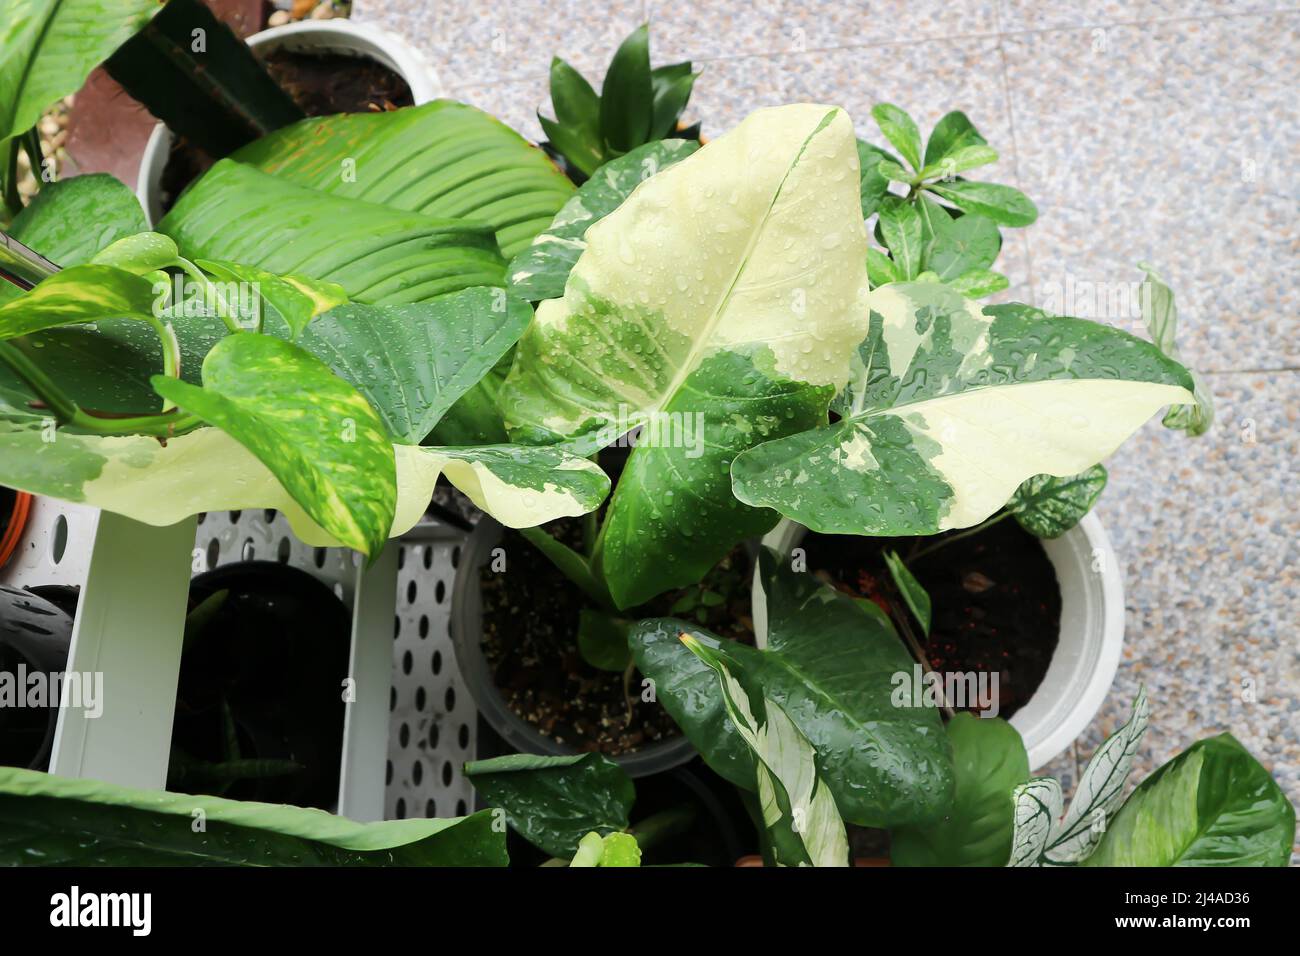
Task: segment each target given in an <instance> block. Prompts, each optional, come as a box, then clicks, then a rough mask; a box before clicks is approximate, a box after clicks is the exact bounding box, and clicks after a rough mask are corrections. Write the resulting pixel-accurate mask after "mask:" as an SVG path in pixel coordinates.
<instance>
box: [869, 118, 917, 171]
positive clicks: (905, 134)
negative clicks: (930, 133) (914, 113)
mask: <svg viewBox="0 0 1300 956" xmlns="http://www.w3.org/2000/svg"><path fill="white" fill-rule="evenodd" d="M871 115H872V116H873V117H874V118H875V120H876V123H877V124H879V126H880V131H881V132H882V133H884V134H885V139H887V140H889V142H890V143H891V144H892V145H893V147H894V149H896V150H898V151H899V152H900V153H902V154H903V158H904V159H906V160H907V161H908V162H909V163H911V164H912V168H913V169H920V168H921V131H920V130H918V129H917V128H916V121H915V120H913V119H912V117H910V116H908V115H907V113H906V112H904V111H903V110H901V109H899V108H898V107H897V106H894V105H893V104H892V103H877V104H876V105H875V106H873V107H872V108H871Z"/></svg>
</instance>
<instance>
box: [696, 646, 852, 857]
mask: <svg viewBox="0 0 1300 956" xmlns="http://www.w3.org/2000/svg"><path fill="white" fill-rule="evenodd" d="M681 641H682V643H683V644H685V645H686V647H687V648H688V649H689V650H690V651H691V653H693V654H695V655H696V656H697V657H699V659H700V660H701V661H703V662H704V663H705V664H706V665H708V667H709V668H710V669H712V670H713V672H714V674H715V675H716V677H717V681H718V685H719V688H720V690H721V694H722V700H723V704H724V707H725V709H726V713H727V717H728V718H729V719H730V720H731V722H732V724H733V725H734V726H735V727H736V730H737V731H738V732H739V734H740V737H741V739H742V740H744V741H745V743H746V744H747V745H748V746H749V748H750V750H751V751H752V752H753V754H754V758H755V761H754V764H755V769H756V772H757V789H758V798H759V805H760V807H761V812H762V816H763V824H764V826H765V827H766V829H767V831H768V836H769V839H770V840H771V845H772V848H773V853H774V855H775V860H776V863H777V865H778V866H804V865H809V866H848V863H849V842H848V836H847V834H846V832H845V830H844V821H843V819H841V817H840V814H839V811H838V809H837V808H836V806H835V798H834V797H833V796H832V795H831V791H830V788H829V787H827V785H826V783H825V781H824V780H823V779H822V777H821V775H820V773H819V772H818V768H817V755H816V753H815V751H814V750H813V747H812V744H811V743H810V742H809V740H808V738H807V737H805V736H804V735H803V734H802V733H800V731H799V728H798V727H797V726H795V723H794V721H792V720H791V719H790V716H789V714H787V713H786V711H785V710H784V709H783V708H782V707H781V705H780V704H778V703H777V702H776V701H775V700H773V699H771V698H769V697H765V696H764V693H763V690H762V685H761V684H759V683H757V682H755V681H752V680H749V679H748V675H746V674H745V671H744V669H743V667H742V666H741V665H740V664H739V663H738V662H737V661H736V659H735V658H734V657H733V656H732V655H731V653H730V652H729V651H728V650H727V649H725V648H724V647H722V646H714V645H711V644H705V643H702V642H700V641H698V640H696V639H695V638H694V637H693V636H691V635H689V634H686V633H683V634H682V635H681Z"/></svg>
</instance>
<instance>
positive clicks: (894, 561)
mask: <svg viewBox="0 0 1300 956" xmlns="http://www.w3.org/2000/svg"><path fill="white" fill-rule="evenodd" d="M883 554H884V558H885V567H886V568H887V569H888V570H889V576H890V577H891V578H893V579H894V586H895V587H896V588H898V593H899V594H901V595H902V596H903V602H904V603H905V604H906V605H907V608H908V610H909V611H911V612H912V616H913V617H915V618H916V620H917V621H918V622H919V623H920V625H921V630H922V631H924V632H925V633H926V634H927V635H928V634H929V633H930V595H929V594H928V593H927V592H926V590H925V588H924V587H923V586H922V585H921V582H920V581H918V580H917V579H916V576H915V575H914V574H912V572H911V571H909V570H908V567H907V565H906V564H904V563H903V559H902V558H900V557H899V556H898V552H897V551H885V552H884V553H883Z"/></svg>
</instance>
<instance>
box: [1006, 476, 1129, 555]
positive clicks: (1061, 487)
mask: <svg viewBox="0 0 1300 956" xmlns="http://www.w3.org/2000/svg"><path fill="white" fill-rule="evenodd" d="M1105 487H1106V469H1105V467H1103V466H1102V465H1093V466H1092V467H1091V468H1089V469H1088V470H1087V471H1083V472H1080V473H1079V474H1077V475H1068V476H1066V477H1064V478H1057V477H1056V476H1054V475H1035V476H1034V477H1032V478H1028V479H1026V480H1025V481H1024V482H1023V483H1022V484H1021V485H1020V487H1019V488H1017V489H1016V493H1015V494H1014V495H1012V496H1011V500H1010V501H1008V502H1007V510H1008V511H1010V512H1011V513H1012V515H1014V516H1015V519H1016V521H1018V522H1019V523H1020V526H1021V527H1022V528H1024V529H1025V530H1026V531H1028V532H1029V533H1030V534H1032V535H1035V536H1037V537H1039V538H1059V537H1060V536H1061V535H1063V534H1065V532H1067V531H1069V530H1070V529H1071V528H1073V527H1074V526H1075V525H1077V524H1078V523H1079V522H1080V521H1082V520H1083V516H1084V515H1086V514H1087V513H1088V512H1089V511H1091V510H1092V506H1093V505H1095V504H1096V503H1097V499H1098V498H1100V497H1101V493H1102V491H1103V490H1104V489H1105Z"/></svg>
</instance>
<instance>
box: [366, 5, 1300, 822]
mask: <svg viewBox="0 0 1300 956" xmlns="http://www.w3.org/2000/svg"><path fill="white" fill-rule="evenodd" d="M471 7H474V8H476V9H473V10H471ZM434 8H436V9H437V11H438V12H437V13H436V14H429V13H426V12H425V10H426V9H434ZM355 16H356V17H357V19H361V20H370V21H374V22H377V23H379V24H381V25H386V26H389V27H391V28H393V29H395V30H397V31H398V32H400V33H402V34H403V35H404V36H406V37H407V38H408V39H410V40H411V41H412V42H414V43H416V44H417V45H419V46H421V47H422V48H423V49H424V50H425V51H426V52H427V53H428V54H429V55H430V56H431V58H432V59H433V62H434V63H435V64H436V66H437V68H438V70H439V73H440V76H441V78H442V82H443V85H444V87H445V89H446V92H447V95H449V96H454V97H457V98H460V99H464V100H466V101H468V102H471V103H474V104H476V105H478V106H480V107H483V108H484V109H487V110H489V111H491V112H493V113H496V114H497V115H499V116H501V117H502V118H503V119H505V120H506V121H507V122H509V123H510V124H511V125H513V126H515V127H516V128H517V129H520V130H521V131H522V132H524V133H525V134H526V135H529V136H532V137H537V136H539V135H540V130H539V129H538V127H537V121H536V118H535V112H536V110H537V109H538V107H540V106H542V105H543V104H544V103H546V102H547V88H546V71H547V65H548V63H549V61H550V57H551V56H552V55H553V54H554V55H560V56H564V57H565V58H567V59H570V60H571V61H572V62H573V63H575V65H577V66H579V68H580V69H583V70H584V71H586V72H587V73H588V75H589V77H590V78H591V79H592V80H593V81H596V80H598V79H599V75H600V71H601V70H602V69H603V66H604V63H605V62H606V61H607V58H608V56H609V54H610V53H612V51H613V49H614V46H615V45H616V43H617V41H618V40H619V39H620V38H621V37H622V36H623V35H625V34H626V33H628V32H629V31H630V30H631V29H633V28H634V27H635V26H636V25H637V24H639V23H641V22H642V21H644V20H645V19H647V18H649V20H650V23H651V31H652V52H653V55H654V57H655V59H656V61H658V62H666V61H670V60H672V59H680V58H684V57H690V58H692V59H693V60H696V61H699V63H700V65H702V66H703V67H704V71H705V72H704V76H703V77H701V79H700V81H699V83H698V84H697V87H696V91H697V92H696V95H695V97H694V99H693V101H692V109H691V114H690V115H691V116H692V117H696V118H702V119H703V120H704V123H705V129H706V132H710V131H711V132H714V133H716V132H718V131H720V130H723V129H726V128H727V127H729V126H731V125H732V124H734V123H735V122H737V121H738V120H739V119H740V118H741V117H742V116H744V115H745V113H747V112H748V111H749V110H751V109H753V108H755V107H758V106H763V105H770V104H774V103H780V102H791V101H797V100H817V101H822V102H834V103H838V104H841V105H843V106H844V107H845V108H846V109H848V111H849V113H850V115H852V116H853V117H854V119H855V121H856V123H857V126H858V129H859V132H860V133H861V134H862V135H864V136H865V137H867V138H868V139H872V140H876V141H879V140H880V137H879V135H878V131H877V130H876V129H875V128H874V124H873V123H872V121H871V118H870V116H869V113H868V111H869V109H870V106H871V105H872V104H873V103H875V102H877V101H880V100H889V101H892V102H894V103H897V104H898V105H900V106H903V107H905V108H906V109H908V110H909V111H911V112H912V114H913V115H914V116H916V117H917V119H918V121H919V122H920V123H921V124H922V126H923V127H925V126H926V125H927V124H930V123H933V121H934V120H936V119H937V118H938V117H939V116H940V115H942V114H943V113H944V112H946V111H947V110H949V109H954V108H960V109H963V110H965V111H966V112H967V113H968V114H969V115H970V116H971V117H972V118H973V119H974V121H975V122H976V123H977V124H978V125H979V127H980V129H981V130H982V131H983V132H984V133H985V135H986V136H987V138H988V139H989V141H990V142H991V143H992V144H993V145H994V146H995V147H996V148H997V149H998V150H999V152H1000V153H1001V155H1002V159H1001V160H1000V162H999V163H998V165H997V166H996V167H994V170H993V172H994V173H995V175H993V176H990V178H994V179H997V180H998V181H1002V182H1007V183H1011V184H1013V185H1017V186H1019V187H1020V188H1021V189H1023V190H1024V191H1026V192H1027V193H1028V194H1029V195H1030V196H1031V197H1032V198H1033V199H1034V200H1035V201H1036V202H1037V204H1038V207H1039V210H1040V218H1039V221H1038V223H1037V224H1036V225H1034V226H1033V227H1031V228H1030V229H1027V230H1021V231H1019V232H1017V233H1015V234H1014V235H1013V237H1012V238H1011V241H1010V242H1008V245H1007V248H1006V250H1005V251H1004V253H1003V258H1002V259H1001V260H1000V266H999V267H1000V268H1002V269H1003V271H1005V272H1007V274H1008V275H1010V276H1011V278H1012V280H1013V286H1012V289H1011V290H1009V293H1008V295H1010V296H1011V297H1013V298H1016V299H1019V300H1022V301H1023V300H1029V301H1036V302H1038V304H1042V305H1045V306H1046V305H1049V304H1051V301H1052V300H1053V299H1055V300H1057V301H1061V300H1062V299H1063V298H1064V300H1065V301H1067V302H1070V303H1071V304H1072V305H1073V306H1074V308H1073V310H1072V311H1074V312H1075V314H1081V313H1082V314H1087V315H1089V316H1091V317H1093V318H1098V319H1102V320H1105V321H1111V322H1116V323H1122V324H1126V325H1130V326H1131V324H1132V322H1133V316H1132V315H1130V314H1129V312H1128V311H1127V310H1126V309H1125V308H1123V304H1124V301H1123V297H1122V295H1121V296H1116V297H1112V296H1111V295H1110V293H1111V292H1116V291H1121V292H1122V290H1123V289H1124V288H1125V284H1127V283H1130V282H1132V281H1134V280H1136V279H1137V278H1139V275H1138V273H1137V272H1136V271H1135V268H1134V263H1136V262H1138V261H1146V262H1150V263H1151V264H1152V265H1154V266H1155V267H1156V268H1157V269H1159V270H1161V271H1162V272H1163V274H1164V275H1165V277H1166V278H1167V279H1168V280H1169V281H1170V282H1171V284H1172V285H1173V287H1174V289H1175V291H1176V292H1177V294H1178V299H1179V304H1180V307H1181V309H1180V310H1181V314H1182V327H1181V342H1182V346H1183V351H1184V357H1185V358H1186V359H1187V361H1188V362H1189V363H1190V364H1193V365H1195V366H1196V367H1198V368H1200V369H1202V370H1204V371H1206V372H1208V373H1209V375H1208V379H1209V382H1210V385H1211V388H1212V389H1213V392H1214V396H1215V400H1216V402H1217V403H1218V423H1217V426H1216V429H1215V431H1214V432H1213V433H1211V434H1210V435H1208V436H1206V437H1205V438H1203V439H1200V440H1189V439H1186V438H1184V437H1183V436H1182V435H1181V434H1176V433H1171V432H1167V431H1165V430H1163V429H1161V428H1160V427H1159V425H1158V423H1155V422H1152V423H1151V424H1149V425H1148V426H1147V427H1146V428H1145V429H1144V430H1143V431H1142V432H1141V433H1140V434H1139V435H1138V436H1137V437H1136V438H1134V439H1133V440H1132V441H1131V442H1129V443H1128V444H1127V445H1126V446H1125V447H1124V448H1123V449H1122V450H1121V451H1120V452H1119V453H1118V454H1117V455H1116V456H1115V458H1114V459H1113V461H1112V462H1110V467H1111V483H1110V487H1109V488H1108V490H1107V492H1106V494H1105V496H1104V498H1103V501H1102V504H1101V505H1100V514H1101V517H1102V519H1103V520H1104V521H1105V522H1106V524H1107V527H1108V529H1109V531H1110V534H1111V537H1112V540H1113V541H1114V543H1115V545H1116V547H1117V549H1118V551H1119V554H1120V557H1121V559H1122V560H1123V562H1124V563H1125V564H1126V567H1127V572H1126V588H1127V605H1128V630H1127V638H1126V641H1127V643H1126V648H1125V655H1124V661H1123V663H1122V665H1121V668H1120V672H1119V676H1118V678H1117V679H1116V683H1115V687H1114V689H1113V691H1112V693H1111V695H1110V697H1109V699H1108V700H1107V702H1106V704H1105V705H1104V706H1103V708H1102V711H1101V713H1100V714H1099V715H1098V717H1097V719H1096V721H1095V722H1094V724H1093V726H1092V728H1091V729H1090V730H1089V732H1088V733H1087V734H1086V735H1085V736H1084V738H1083V739H1082V740H1081V741H1080V742H1079V745H1078V747H1077V751H1078V752H1077V754H1074V755H1068V756H1067V757H1066V758H1063V759H1060V760H1058V761H1056V762H1055V763H1054V765H1053V766H1052V767H1050V768H1048V769H1049V770H1050V771H1051V772H1053V773H1056V774H1057V775H1058V776H1061V777H1062V778H1072V777H1073V773H1074V769H1075V766H1076V758H1081V759H1085V760H1086V758H1087V756H1088V755H1089V754H1090V753H1091V751H1092V750H1093V749H1094V748H1095V746H1096V745H1097V744H1098V742H1099V741H1100V740H1101V739H1102V737H1103V736H1104V735H1105V734H1106V733H1108V732H1110V731H1111V730H1113V729H1114V728H1115V727H1116V726H1117V725H1118V724H1119V723H1120V722H1122V721H1123V720H1124V719H1125V717H1126V715H1127V709H1128V703H1129V701H1130V700H1131V699H1132V696H1133V693H1134V691H1135V690H1136V687H1137V685H1138V683H1139V682H1145V683H1146V684H1147V686H1148V689H1149V690H1150V691H1151V695H1152V704H1153V717H1152V725H1151V731H1150V732H1149V733H1148V735H1147V738H1146V743H1145V745H1144V747H1143V752H1142V754H1141V757H1140V758H1139V765H1138V771H1137V772H1138V773H1139V774H1145V773H1146V772H1148V771H1149V770H1151V769H1153V768H1154V767H1156V766H1157V765H1159V764H1160V763H1162V762H1163V761H1164V760H1166V759H1168V758H1169V757H1170V756H1172V755H1173V754H1175V753H1176V752H1178V751H1179V750H1181V749H1182V748H1184V747H1186V746H1187V745H1188V744H1189V743H1191V742H1192V741H1193V740H1195V739H1197V738H1200V737H1203V736H1208V735H1210V734H1214V733H1218V732H1221V731H1224V730H1231V731H1232V732H1233V733H1234V734H1236V735H1237V736H1238V737H1239V738H1240V739H1241V740H1242V742H1243V743H1245V744H1246V746H1247V747H1249V748H1250V750H1251V751H1252V752H1253V753H1255V754H1256V755H1257V756H1258V757H1259V758H1260V759H1261V760H1262V761H1263V762H1264V763H1265V764H1266V765H1267V766H1269V767H1270V769H1272V771H1273V772H1274V774H1275V775H1276V776H1277V777H1278V778H1279V780H1280V781H1282V783H1283V786H1284V787H1285V788H1286V789H1287V790H1288V792H1289V794H1290V796H1291V798H1292V800H1293V802H1295V803H1297V804H1300V639H1298V636H1297V634H1296V628H1297V625H1298V624H1300V573H1298V572H1297V562H1298V559H1300V546H1298V544H1297V538H1298V537H1300V471H1298V469H1297V458H1298V457H1300V447H1298V446H1300V422H1298V421H1297V416H1298V414H1300V413H1298V411H1297V410H1298V409H1300V323H1298V322H1297V320H1296V315H1297V306H1298V305H1300V302H1298V301H1297V280H1298V279H1300V275H1298V272H1297V262H1298V261H1300V259H1298V257H1297V233H1296V229H1295V221H1296V215H1297V211H1298V210H1297V206H1298V205H1300V187H1298V186H1297V184H1298V183H1300V175H1297V173H1300V170H1298V169H1297V155H1298V150H1300V135H1298V134H1300V113H1298V111H1297V105H1296V103H1297V97H1296V91H1297V89H1300V67H1298V66H1297V64H1300V38H1298V37H1297V29H1298V28H1300V8H1295V7H1290V8H1287V7H1285V6H1284V5H1282V4H1280V3H1270V2H1266V0H1260V2H1253V0H1241V2H1235V0H1217V2H1216V0H1194V2H1190V0H1178V2H1175V0H1144V2H1137V3H1119V2H1111V0H1081V2H1074V3H1066V4H1062V3H1050V2H1045V0H996V2H995V0H987V2H985V0H912V2H905V0H897V2H881V3H850V2H845V0H802V2H793V0H791V2H781V0H757V2H755V0H734V2H716V0H715V2H709V3H687V2H659V3H641V2H614V3H606V4H591V3H579V2H567V0H566V2H563V3H554V2H547V3H541V2H514V3H510V4H506V3H495V4H491V5H487V6H485V5H483V4H477V5H452V4H444V3H438V2H435V0H425V2H421V0H356V3H355ZM1088 283H1093V284H1094V285H1093V286H1091V293H1096V292H1098V291H1100V292H1103V293H1105V294H1102V295H1099V296H1097V295H1093V294H1091V293H1090V292H1089V291H1088V290H1089V288H1090V287H1089V286H1088V285H1087V284H1088ZM1097 300H1100V301H1101V302H1102V304H1103V305H1102V307H1094V305H1095V302H1096V301H1097ZM1248 691H1251V692H1248ZM1252 692H1253V693H1252ZM1252 698H1253V699H1252ZM1070 782H1072V781H1070Z"/></svg>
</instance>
